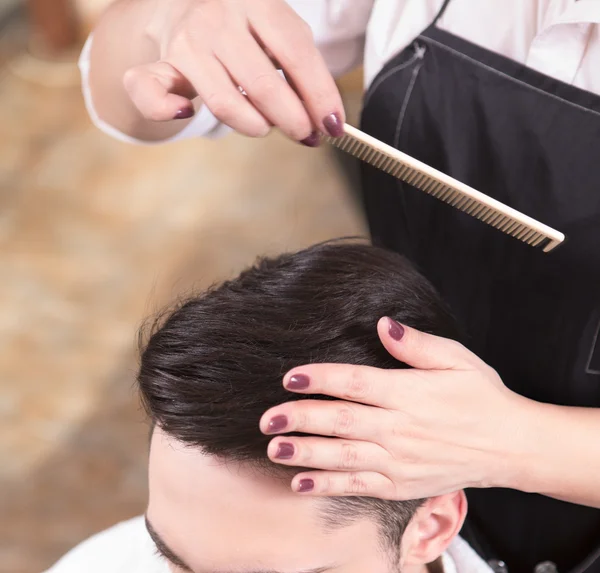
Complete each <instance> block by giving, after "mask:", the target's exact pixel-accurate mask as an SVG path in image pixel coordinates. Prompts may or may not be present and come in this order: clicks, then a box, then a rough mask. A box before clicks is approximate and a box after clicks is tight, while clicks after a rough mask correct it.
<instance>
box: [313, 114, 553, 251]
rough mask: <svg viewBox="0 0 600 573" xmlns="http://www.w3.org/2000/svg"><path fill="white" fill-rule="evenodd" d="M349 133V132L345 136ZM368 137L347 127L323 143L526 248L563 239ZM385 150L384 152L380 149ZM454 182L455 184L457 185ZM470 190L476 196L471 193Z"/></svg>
mask: <svg viewBox="0 0 600 573" xmlns="http://www.w3.org/2000/svg"><path fill="white" fill-rule="evenodd" d="M348 131H350V132H351V133H348ZM353 134H354V135H353ZM362 138H364V139H365V141H363V140H362ZM367 138H368V136H367V135H366V134H363V133H362V132H360V131H358V130H357V129H355V128H352V127H350V126H346V134H345V135H344V136H342V137H339V138H333V137H329V136H326V137H324V140H325V141H327V142H328V143H331V144H332V145H334V146H335V147H338V148H339V149H341V150H342V151H345V152H347V153H349V154H350V155H353V156H354V157H356V158H358V159H360V160H362V161H364V162H366V163H368V164H369V165H372V166H373V167H376V168H377V169H380V170H382V171H384V172H386V173H388V174H390V175H392V176H393V177H396V178H397V179H401V180H402V181H404V182H406V183H408V184H409V185H411V186H413V187H416V188H417V189H420V190H421V191H424V192H425V193H427V194H428V195H431V196H432V197H435V198H436V199H439V200H440V201H443V202H445V203H447V204H448V205H451V206H452V207H455V208H456V209H459V210H460V211H463V212H465V213H467V214H468V215H471V216H473V217H475V218H476V219H479V220H480V221H482V222H484V223H486V224H488V225H491V226H492V227H494V228H496V229H498V230H500V231H502V232H504V233H506V234H507V235H510V236H512V237H515V238H516V239H519V240H521V241H523V242H525V243H527V244H529V245H532V246H534V247H541V248H543V249H544V251H546V252H548V251H551V250H552V249H554V248H555V247H556V246H558V245H559V244H560V243H561V242H562V241H563V240H564V236H563V235H562V234H561V233H558V232H557V231H554V230H553V229H550V227H546V226H545V225H542V224H541V223H538V222H537V221H535V220H533V219H530V218H529V217H526V216H524V215H522V214H520V213H518V212H517V211H514V209H510V208H509V207H507V206H506V205H502V204H501V203H498V202H497V201H493V200H491V199H490V198H488V197H486V196H485V195H482V194H478V195H479V196H481V197H482V198H481V199H478V198H477V197H472V196H471V195H470V194H468V193H467V192H465V191H463V190H462V189H460V188H457V187H455V186H452V185H450V184H448V183H447V182H446V181H442V180H440V178H438V177H437V176H436V175H435V174H434V170H432V169H431V168H429V169H430V170H431V171H432V173H428V172H426V171H425V170H424V169H421V168H419V166H415V165H410V163H409V161H410V160H412V158H410V157H409V156H406V155H404V154H402V153H400V152H398V151H397V150H395V149H394V148H391V147H389V146H386V145H385V144H383V143H382V142H379V141H377V140H373V142H372V143H369V142H368V141H366V139H367ZM379 147H381V148H382V149H380V148H379ZM384 147H385V148H386V149H383V148H384ZM388 148H389V149H388ZM395 154H397V155H398V157H395V156H394V155H395ZM412 161H414V163H415V164H419V162H417V161H416V160H412ZM435 173H437V172H435ZM440 175H441V176H442V177H444V178H445V179H448V177H447V176H443V174H440ZM456 183H457V184H458V182H456ZM459 185H460V184H459ZM463 187H465V186H463ZM471 191H473V192H474V193H477V192H475V191H474V190H471ZM486 200H487V201H488V202H490V203H491V202H493V203H494V205H490V204H486ZM523 219H525V221H523ZM544 231H546V232H544Z"/></svg>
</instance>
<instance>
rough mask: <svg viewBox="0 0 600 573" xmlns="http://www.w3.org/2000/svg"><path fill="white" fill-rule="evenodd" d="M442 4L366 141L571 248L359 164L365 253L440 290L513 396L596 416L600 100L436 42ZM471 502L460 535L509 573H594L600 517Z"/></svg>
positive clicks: (552, 506)
mask: <svg viewBox="0 0 600 573" xmlns="http://www.w3.org/2000/svg"><path fill="white" fill-rule="evenodd" d="M447 4H448V1H447V0H446V2H445V3H444V6H443V7H442V9H441V11H440V14H438V17H437V18H436V21H435V22H434V23H433V24H432V25H431V26H430V27H429V28H427V29H426V30H425V31H424V32H423V33H422V34H421V35H420V36H419V37H418V38H417V39H416V40H415V41H414V42H413V44H412V45H411V46H409V47H408V48H407V49H405V50H404V51H402V52H401V53H399V54H397V55H396V56H395V57H394V58H393V59H392V60H391V61H390V62H388V64H387V65H386V66H385V67H384V68H383V69H382V70H381V72H380V73H379V75H378V76H377V77H376V79H375V80H374V81H373V83H372V85H371V87H370V89H369V90H368V92H367V94H366V96H365V106H364V110H363V114H362V128H363V129H364V130H365V131H366V132H368V133H370V134H371V135H373V136H374V137H376V138H378V139H380V140H382V141H384V142H386V143H388V144H390V145H392V146H394V147H396V148H398V149H400V150H402V151H404V152H406V153H408V154H410V155H412V156H414V157H416V158H417V159H420V160H421V161H424V162H425V163H427V164H429V165H432V166H433V167H435V168H437V169H439V170H441V171H443V172H445V173H447V174H449V175H451V176H453V177H455V178H457V179H459V180H460V181H463V182H465V183H467V184H468V185H471V186H472V187H474V188H475V189H478V190H480V191H482V192H483V193H486V194H487V195H490V196H492V197H494V198H496V199H498V200H500V201H502V202H503V203H506V204H507V205H510V206H511V207H514V208H515V209H518V210H519V211H522V212H523V213H525V214H527V215H529V216H531V217H534V218H535V219H538V220H539V221H541V222H543V223H545V224H547V225H550V226H552V227H554V228H556V229H557V230H559V231H561V232H563V233H564V234H565V235H566V236H567V241H566V243H565V244H564V245H562V246H560V247H559V248H557V249H556V250H555V251H553V252H551V253H548V254H546V253H543V252H542V251H541V250H539V249H534V248H532V247H530V246H528V245H526V244H523V243H521V242H519V241H517V240H516V239H514V238H511V237H508V236H506V235H504V234H503V233H501V232H499V231H497V230H496V229H493V228H491V227H489V226H487V225H485V224H484V223H482V222H480V221H478V220H476V219H474V218H472V217H470V216H468V215H466V214H464V213H462V212H460V211H458V210H456V209H454V208H452V207H450V206H448V205H446V204H445V203H443V202H441V201H439V200H437V199H434V198H432V197H430V196H428V195H426V194H425V193H423V192H421V191H419V190H417V189H414V188H412V187H410V185H407V184H405V183H402V182H399V181H397V180H396V179H393V178H392V177H390V176H389V175H386V174H385V173H383V172H381V171H379V170H377V169H375V168H373V167H371V166H369V165H366V164H365V165H363V166H362V170H363V199H364V204H365V208H366V212H367V217H368V220H369V225H370V229H371V234H372V237H373V241H374V242H375V243H376V244H380V245H383V246H386V247H388V248H391V249H394V250H396V251H399V252H401V253H403V254H405V255H406V256H408V257H409V258H410V259H411V260H412V261H413V262H414V263H415V264H416V266H417V267H418V268H419V269H420V270H421V271H422V272H423V274H424V275H425V276H426V277H427V278H429V279H430V280H431V281H432V282H433V284H434V285H435V286H436V287H437V289H438V290H439V292H440V293H441V295H442V296H443V298H444V299H445V300H446V301H447V302H448V303H449V304H450V306H451V308H452V309H453V311H454V313H455V315H456V316H457V318H458V319H459V321H460V322H461V324H462V325H463V327H464V329H465V332H466V333H467V340H466V344H467V346H469V347H470V348H471V349H472V350H473V351H474V352H475V353H477V354H478V355H479V356H480V357H481V358H482V359H483V360H485V361H486V362H487V363H488V364H490V365H491V366H492V367H494V368H495V369H496V370H497V371H498V373H499V374H500V376H501V377H502V379H503V381H504V382H505V384H506V385H507V386H508V387H509V388H511V389H513V390H514V391H516V392H518V393H519V394H521V395H523V396H527V397H529V398H532V399H535V400H538V401H542V402H549V403H554V404H561V405H572V406H588V407H595V408H598V407H600V337H599V335H598V331H599V328H600V96H598V95H595V94H591V93H588V92H586V91H584V90H581V89H578V88H576V87H573V86H571V85H567V84H565V83H562V82H560V81H558V80H555V79H552V78H550V77H547V76H545V75H544V74H541V73H539V72H537V71H535V70H532V69H529V68H527V67H526V66H524V65H522V64H519V63H517V62H515V61H513V60H511V59H509V58H506V57H504V56H501V55H498V54H496V53H494V52H491V51H489V50H486V49H484V48H481V47H479V46H477V45H474V44H472V43H470V42H468V41H466V40H463V39H461V38H459V37H456V36H453V35H452V34H449V33H448V32H445V31H443V30H440V29H438V28H437V27H436V25H435V24H436V22H437V19H438V18H439V17H440V16H441V14H442V13H443V11H444V10H445V9H446V6H447ZM498 9H499V10H502V6H501V3H499V6H498ZM599 73H600V71H599ZM507 423H510V420H508V421H507ZM598 439H599V440H600V436H598ZM598 487H600V483H599V484H598ZM467 495H468V499H469V518H468V526H467V527H466V528H465V529H464V530H463V534H464V535H465V536H466V537H467V538H468V540H469V541H470V542H471V543H472V544H473V545H474V546H475V548H476V550H477V551H478V552H479V553H480V554H481V555H482V556H483V557H484V558H486V559H488V560H496V565H498V561H503V562H504V563H505V564H506V566H505V567H506V568H507V569H508V572H509V573H532V572H533V571H534V570H536V571H537V573H543V571H552V570H553V568H554V567H553V565H552V564H555V565H556V568H557V569H558V571H559V572H560V573H568V572H569V571H577V572H580V571H588V573H591V572H592V571H593V572H594V573H599V572H600V558H599V557H600V552H599V551H598V550H599V548H600V510H597V509H592V508H588V507H583V506H577V505H573V504H569V503H565V502H560V501H557V500H554V499H550V498H547V497H543V496H540V495H533V494H526V493H523V492H517V491H513V490H503V489H490V490H483V489H482V490H471V491H468V492H467ZM547 562H551V563H550V564H548V563H547ZM540 564H541V565H540ZM536 566H537V569H536ZM497 568H498V567H497ZM498 569H499V570H502V569H503V567H502V566H500V567H499V568H498Z"/></svg>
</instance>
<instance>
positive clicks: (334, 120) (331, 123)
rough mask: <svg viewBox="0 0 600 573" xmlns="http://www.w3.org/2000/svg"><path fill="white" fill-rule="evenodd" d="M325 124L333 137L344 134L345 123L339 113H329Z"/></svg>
mask: <svg viewBox="0 0 600 573" xmlns="http://www.w3.org/2000/svg"><path fill="white" fill-rule="evenodd" d="M323 125H324V126H325V129H326V130H327V133H329V135H331V137H341V136H342V135H344V124H343V123H342V120H341V118H340V116H339V115H338V114H337V113H332V114H330V115H328V116H327V117H326V118H325V119H324V120H323Z"/></svg>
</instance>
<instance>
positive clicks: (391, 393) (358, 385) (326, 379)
mask: <svg viewBox="0 0 600 573" xmlns="http://www.w3.org/2000/svg"><path fill="white" fill-rule="evenodd" d="M411 375H412V374H411V372H410V371H408V370H407V371H406V372H402V371H398V370H383V369H381V368H373V367H371V366H356V365H353V364H309V365H306V366H300V367H298V368H294V369H293V370H290V371H289V372H288V373H287V374H286V375H285V377H284V379H283V385H284V386H285V388H286V389H287V390H290V391H292V392H297V393H301V394H324V395H326V396H333V397H335V398H340V399H342V400H349V401H351V402H360V403H362V404H370V405H371V406H379V407H382V408H391V407H393V406H395V405H396V403H397V402H398V396H399V395H400V393H402V392H403V391H404V390H405V388H404V387H403V385H402V381H403V379H404V380H406V381H408V379H410V377H411Z"/></svg>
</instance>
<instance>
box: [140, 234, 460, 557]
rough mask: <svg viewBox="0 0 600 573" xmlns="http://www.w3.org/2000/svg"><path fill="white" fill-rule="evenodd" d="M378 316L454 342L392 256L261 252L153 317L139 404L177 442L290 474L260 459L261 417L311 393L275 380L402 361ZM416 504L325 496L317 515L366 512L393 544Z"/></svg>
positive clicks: (370, 250) (346, 517) (342, 245)
mask: <svg viewBox="0 0 600 573" xmlns="http://www.w3.org/2000/svg"><path fill="white" fill-rule="evenodd" d="M382 316H390V317H392V318H394V319H396V320H398V321H399V322H402V323H404V324H406V325H409V326H412V327H415V328H418V329H419V330H422V331H425V332H429V333H433V334H436V335H439V336H444V337H448V338H457V330H456V325H455V322H454V320H453V318H452V316H451V315H450V313H449V311H448V310H447V308H446V306H445V305H444V304H443V303H442V302H441V300H440V298H439V296H438V295H437V293H436V292H435V290H434V289H433V287H432V286H431V285H430V284H429V282H428V281H427V280H425V279H424V278H423V277H422V276H421V275H420V274H419V273H418V272H417V271H416V270H415V269H414V268H413V267H412V266H411V265H410V264H409V263H408V262H407V261H406V260H405V259H404V258H403V257H401V256H399V255H397V254H395V253H392V252H389V251H386V250H383V249H380V248H376V247H373V246H370V245H366V244H361V243H356V242H353V243H347V242H339V241H336V242H328V243H323V244H319V245H316V246H314V247H311V248H308V249H305V250H302V251H299V252H297V253H293V254H284V255H281V256H279V257H276V258H264V259H261V260H259V261H258V262H257V263H256V264H255V265H254V266H253V267H251V268H249V269H247V270H246V271H244V272H243V273H242V274H241V275H240V276H239V277H237V278H236V279H234V280H230V281H227V282H224V283H223V284H221V285H219V286H215V287H213V288H211V289H209V290H208V291H207V292H205V293H203V294H200V295H199V296H194V297H192V298H189V299H187V300H185V301H183V302H182V303H180V304H179V305H178V306H177V307H176V308H175V309H174V310H172V311H170V312H169V313H168V314H167V316H166V319H165V318H164V317H163V318H160V319H158V320H157V321H155V322H154V324H153V326H152V327H151V330H150V336H149V338H148V340H147V343H146V345H145V347H144V344H143V343H142V353H141V366H140V371H139V376H138V382H139V387H140V390H141V395H142V399H143V403H144V405H145V407H146V410H147V412H148V414H149V416H150V418H151V420H152V422H153V423H156V424H158V425H160V427H161V428H162V429H163V430H164V431H165V432H166V433H167V434H169V435H170V436H172V437H174V438H176V439H177V440H180V441H182V442H184V443H186V444H190V445H192V446H196V447H198V448H201V449H202V450H203V451H204V452H206V453H208V454H211V455H214V456H219V457H222V458H226V459H228V460H234V461H239V462H247V463H251V464H255V465H261V466H262V467H264V468H267V469H269V471H272V472H273V473H274V474H278V475H281V472H289V471H290V470H289V468H282V467H281V466H277V465H275V464H272V463H271V462H270V461H269V460H268V458H267V457H266V450H267V444H268V442H269V440H270V437H268V436H265V435H263V434H262V433H261V432H260V430H259V427H258V421H259V419H260V417H261V415H262V414H263V413H264V412H265V410H267V409H268V408H270V407H272V406H275V405H277V404H281V403H283V402H286V401H290V400H301V399H306V398H315V396H306V395H299V394H292V393H290V392H288V391H286V390H285V389H284V388H283V386H282V378H283V375H284V374H285V373H286V372H287V371H288V370H289V369H291V368H293V367H295V366H299V365H302V364H307V363H316V362H335V363H349V364H363V365H367V366H374V367H378V368H403V367H406V366H405V365H404V364H402V363H400V362H398V361H397V360H395V359H394V358H393V357H392V356H391V355H390V354H388V352H387V351H386V350H385V349H384V347H383V345H382V344H381V342H380V340H379V338H378V336H377V331H376V325H377V321H378V320H379V319H380V318H381V317H382ZM144 338H145V337H143V336H142V338H141V340H143V339H144ZM319 398H323V399H328V397H324V396H319ZM419 504H420V501H418V500H415V501H408V502H397V501H384V500H376V499H373V498H364V497H355V498H352V497H345V498H331V499H329V500H328V503H327V508H329V509H326V511H325V516H326V519H327V521H328V523H329V524H330V525H339V526H343V525H344V524H346V523H349V522H350V521H352V520H353V519H356V518H358V517H364V516H368V517H372V518H374V519H376V520H377V521H378V523H379V524H380V525H381V527H382V532H383V533H384V536H383V538H384V539H385V541H386V543H387V544H388V545H389V546H391V547H393V548H395V549H396V550H397V549H398V548H399V545H400V539H401V537H402V534H403V532H404V529H405V527H406V525H407V523H408V521H409V520H410V518H411V517H412V515H413V513H414V511H415V510H416V508H417V507H418V505H419Z"/></svg>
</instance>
